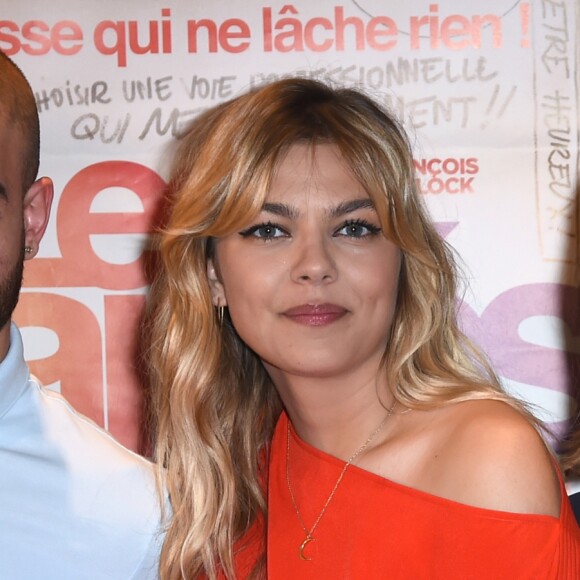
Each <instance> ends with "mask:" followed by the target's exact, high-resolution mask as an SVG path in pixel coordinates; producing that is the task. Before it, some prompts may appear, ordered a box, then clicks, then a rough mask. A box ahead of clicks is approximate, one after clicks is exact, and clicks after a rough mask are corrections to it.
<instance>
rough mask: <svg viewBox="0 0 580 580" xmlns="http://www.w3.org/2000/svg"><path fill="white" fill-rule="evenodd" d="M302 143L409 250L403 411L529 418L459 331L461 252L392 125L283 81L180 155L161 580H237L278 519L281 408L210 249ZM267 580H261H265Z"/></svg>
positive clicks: (393, 372) (218, 114)
mask: <svg viewBox="0 0 580 580" xmlns="http://www.w3.org/2000/svg"><path fill="white" fill-rule="evenodd" d="M304 142H307V143H312V144H316V143H317V142H319V143H333V144H335V145H336V146H338V148H339V149H340V151H341V153H342V157H343V159H344V161H345V162H346V163H347V164H348V165H349V167H350V169H351V170H352V172H353V174H354V175H355V176H356V178H357V179H358V181H359V182H360V183H361V184H362V186H363V187H364V189H365V190H366V192H367V193H368V195H369V196H370V198H371V199H372V200H373V202H374V205H375V207H376V210H377V212H378V215H379V218H380V221H381V225H382V228H383V232H384V235H385V236H386V237H387V238H389V239H390V240H392V241H393V242H394V243H395V244H396V245H397V246H398V247H399V248H400V249H401V253H402V266H401V276H400V283H399V292H398V298H397V307H396V313H395V317H394V321H393V324H392V332H391V339H390V341H389V347H388V349H387V352H385V354H384V359H383V362H384V371H385V373H386V375H387V381H388V382H387V384H389V385H391V386H392V389H393V391H394V393H393V394H394V396H395V397H396V399H397V400H398V401H400V402H401V403H402V404H403V405H406V406H408V407H412V408H419V407H427V406H431V405H437V404H443V403H449V402H455V401H463V400H468V399H475V398H488V399H498V400H502V401H506V402H508V403H509V404H511V405H513V406H514V407H516V408H518V409H520V410H522V412H524V413H526V414H527V412H526V411H525V410H523V409H522V408H521V406H520V405H519V403H517V402H515V401H513V400H512V399H511V398H509V397H508V396H507V395H506V394H504V392H503V391H502V390H501V387H500V385H499V382H498V380H497V378H496V376H495V374H494V373H493V371H492V369H491V368H490V367H489V365H488V363H487V362H486V360H485V358H484V357H483V356H481V355H480V354H479V352H478V351H477V349H476V348H474V347H473V346H472V345H471V343H470V342H469V341H468V340H467V339H466V338H465V337H464V335H463V334H462V332H461V331H460V330H459V328H458V325H457V315H456V290H457V289H456V272H455V265H454V264H455V263H454V260H453V256H452V252H451V251H450V249H449V248H448V246H447V245H446V243H445V242H444V241H443V240H442V239H441V238H440V236H439V235H438V234H437V232H436V231H435V229H434V227H433V225H432V222H431V220H430V218H429V217H428V215H427V213H426V210H425V208H424V206H423V203H422V200H421V194H420V192H419V191H418V189H417V185H416V180H415V174H414V167H413V158H412V153H411V148H410V145H409V143H408V140H407V137H406V135H405V133H404V131H403V130H402V129H401V127H400V126H399V124H398V123H397V122H396V121H395V120H394V119H393V118H392V116H390V115H389V114H388V113H387V112H386V111H384V110H383V109H382V108H381V107H380V106H379V105H378V104H377V103H376V102H374V101H373V100H372V99H370V98H369V97H367V96H366V95H365V94H363V93H362V92H359V91H358V90H353V89H344V88H331V87H329V86H327V85H326V84H323V83H321V82H319V81H314V80H305V79H285V80H281V81H277V82H274V83H271V84H268V85H265V86H263V87H262V88H259V89H257V90H254V91H251V92H249V93H247V94H244V95H243V96H241V97H238V98H236V99H234V100H232V101H230V102H228V103H226V104H223V105H220V106H219V107H217V108H216V109H213V110H211V111H210V112H208V113H206V114H205V115H204V116H202V117H201V118H200V119H198V120H197V121H196V122H194V123H193V124H192V126H191V128H190V130H189V131H188V132H187V134H186V135H185V137H184V139H183V141H182V143H181V147H180V150H179V152H178V154H177V157H176V162H175V166H174V168H173V173H172V179H171V187H170V189H171V193H172V196H173V201H172V208H171V213H170V216H169V221H168V225H167V228H166V230H165V231H164V233H163V235H162V237H161V240H160V247H159V251H160V258H161V267H160V270H159V273H158V276H157V279H156V281H155V282H154V284H153V288H152V292H151V309H150V313H149V321H150V324H149V326H148V329H149V334H150V337H149V338H150V344H151V349H150V369H151V375H152V383H153V400H152V406H153V409H154V412H155V420H156V425H155V427H156V432H157V442H156V455H157V460H158V464H159V466H160V468H161V469H163V470H165V471H164V472H163V473H164V475H163V477H164V483H166V485H167V487H168V490H169V494H170V497H171V503H172V506H173V512H174V513H173V518H172V520H171V523H170V525H169V529H168V533H167V537H166V541H165V544H164V547H163V551H162V556H161V576H162V578H163V579H172V580H173V579H178V578H193V577H195V576H196V575H198V574H200V573H204V574H206V575H207V576H208V577H209V578H215V577H216V574H217V573H218V571H220V572H221V573H222V574H224V575H225V576H226V577H227V578H234V577H235V562H234V557H235V553H234V552H235V550H237V549H238V548H239V549H243V546H241V544H240V540H241V539H242V538H243V537H244V534H245V533H246V532H247V531H248V530H249V529H250V528H251V527H252V526H253V525H254V524H255V522H256V521H257V520H260V519H265V518H266V505H265V501H264V492H263V490H262V487H261V485H260V478H261V473H262V471H261V467H263V465H262V463H263V460H264V459H265V458H266V457H267V449H268V444H269V441H270V439H271V436H272V432H273V429H274V425H275V423H276V420H277V418H278V416H279V414H280V411H281V402H280V400H279V398H278V395H277V393H276V390H275V388H274V386H273V384H272V382H271V380H270V378H269V376H268V375H267V373H266V372H265V370H264V368H263V366H262V364H261V361H260V360H259V359H258V357H257V356H256V355H255V354H254V353H253V352H252V351H251V350H250V349H249V348H248V347H247V346H246V345H245V344H244V343H243V342H242V341H241V340H240V338H239V337H238V336H237V334H236V332H235V329H234V328H233V327H232V325H231V322H230V320H229V319H228V317H227V315H226V320H225V321H224V324H223V325H220V323H219V321H218V318H217V316H216V312H215V309H214V306H213V305H212V299H211V294H210V287H209V283H208V278H207V271H206V265H207V260H208V258H209V257H211V256H212V251H213V242H212V240H213V239H214V238H219V237H221V236H226V235H228V234H231V233H233V232H236V231H239V230H240V229H242V228H243V227H244V226H246V225H247V224H248V223H249V222H250V221H251V220H252V219H253V218H254V217H255V215H256V214H258V213H259V211H260V210H261V207H262V205H263V203H264V200H265V198H266V194H267V192H268V189H269V186H270V183H271V181H272V178H273V176H274V174H275V171H276V168H277V165H278V164H279V162H280V160H281V159H282V157H283V155H284V154H285V152H286V151H287V150H288V148H289V147H291V146H292V145H293V144H296V143H304ZM528 416H529V415H528ZM531 420H532V422H533V419H531ZM257 541H262V542H263V538H262V537H261V538H258V540H257ZM261 549H262V551H263V544H262V547H261ZM254 573H255V575H257V576H260V575H262V576H263V575H264V574H263V568H260V566H259V565H258V567H257V568H256V569H255V570H254Z"/></svg>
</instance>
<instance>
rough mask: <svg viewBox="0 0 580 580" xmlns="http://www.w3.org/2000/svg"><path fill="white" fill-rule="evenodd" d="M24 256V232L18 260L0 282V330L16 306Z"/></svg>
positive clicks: (20, 285)
mask: <svg viewBox="0 0 580 580" xmlns="http://www.w3.org/2000/svg"><path fill="white" fill-rule="evenodd" d="M24 256H25V252H24V231H22V242H21V244H20V255H19V256H18V260H17V261H16V264H15V265H14V267H13V268H12V270H11V271H10V272H8V276H7V277H6V278H5V279H4V280H0V328H4V326H5V325H6V324H7V323H8V321H9V320H10V318H11V317H12V313H13V312H14V309H15V308H16V305H17V304H18V296H19V294H20V289H21V287H22V275H23V273H24Z"/></svg>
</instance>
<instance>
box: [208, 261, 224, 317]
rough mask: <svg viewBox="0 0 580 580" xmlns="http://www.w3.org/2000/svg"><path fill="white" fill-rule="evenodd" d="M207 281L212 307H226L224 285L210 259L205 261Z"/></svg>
mask: <svg viewBox="0 0 580 580" xmlns="http://www.w3.org/2000/svg"><path fill="white" fill-rule="evenodd" d="M207 279H208V281H209V287H210V290H211V297H212V301H213V304H214V306H227V305H228V301H227V300H226V293H225V289H224V285H223V283H222V281H221V280H220V276H219V272H218V269H217V268H216V266H215V264H214V260H213V259H212V258H210V259H209V260H208V261H207Z"/></svg>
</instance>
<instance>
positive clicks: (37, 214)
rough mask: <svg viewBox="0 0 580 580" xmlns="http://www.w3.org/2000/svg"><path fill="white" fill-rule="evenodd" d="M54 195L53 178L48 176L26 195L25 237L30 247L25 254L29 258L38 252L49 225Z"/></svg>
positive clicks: (35, 184)
mask: <svg viewBox="0 0 580 580" xmlns="http://www.w3.org/2000/svg"><path fill="white" fill-rule="evenodd" d="M53 195H54V189H53V185H52V180H51V179H49V178H48V177H41V178H40V179H38V180H37V181H35V182H34V183H33V184H32V185H31V186H30V189H29V190H28V191H27V192H26V194H25V195H24V236H25V237H24V239H25V246H26V248H29V249H27V251H26V255H25V256H26V258H27V259H29V258H33V257H34V256H35V255H36V253H37V252H38V247H39V245H40V240H41V239H42V236H43V235H44V232H45V230H46V226H47V225H48V218H49V217H50V207H51V205H52V198H53Z"/></svg>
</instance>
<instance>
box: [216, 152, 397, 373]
mask: <svg viewBox="0 0 580 580" xmlns="http://www.w3.org/2000/svg"><path fill="white" fill-rule="evenodd" d="M399 269H400V252H399V249H398V248H397V247H396V246H395V245H394V244H393V243H392V242H390V241H389V240H387V239H386V238H385V237H384V236H383V235H382V232H381V227H380V222H379V218H378V215H377V213H376V212H375V210H374V208H373V204H372V202H371V200H370V198H369V196H368V195H367V194H366V193H365V191H364V190H363V188H362V187H361V185H360V184H359V183H358V181H357V180H356V179H355V178H354V176H353V175H352V173H351V171H350V169H349V168H348V166H347V165H346V164H345V163H344V162H343V161H342V160H341V157H340V152H339V150H338V148H337V147H336V146H334V145H331V144H321V145H316V146H315V147H313V146H311V145H307V144H304V145H302V144H300V145H294V146H293V147H291V148H290V149H289V151H288V153H287V154H286V156H285V157H284V158H283V160H282V162H281V163H280V165H279V168H278V171H277V173H276V175H275V178H274V180H273V183H272V187H271V190H270V192H269V193H268V195H267V197H266V200H265V204H264V207H263V208H262V211H261V213H260V214H259V215H258V216H257V217H256V219H255V220H253V221H252V222H251V223H249V224H247V226H246V227H244V228H243V229H242V230H241V231H240V232H237V233H234V234H231V235H229V236H226V237H224V238H221V239H219V240H218V241H217V243H216V252H215V258H214V260H213V261H210V262H209V263H208V275H209V278H210V283H211V285H212V292H213V297H214V303H215V304H216V305H224V306H225V305H227V306H228V308H229V312H230V316H231V319H232V322H233V324H234V326H235V328H236V331H237V332H238V334H239V335H240V337H241V338H242V340H244V342H245V343H246V344H247V345H248V346H249V347H250V348H251V349H252V350H253V351H255V352H256V353H257V354H258V356H259V357H260V358H261V359H262V361H263V362H264V364H265V366H266V369H267V370H268V372H269V373H270V375H271V376H272V378H273V379H274V380H276V377H278V376H280V373H281V374H282V375H286V376H287V377H289V376H292V375H294V376H296V375H297V376H304V377H309V376H311V377H326V378H329V377H333V376H334V377H338V376H341V375H344V374H353V373H355V374H356V373H357V372H358V371H359V370H360V371H361V372H363V373H364V372H365V371H367V372H368V371H370V372H376V369H377V368H378V365H379V362H380V359H381V357H382V355H383V353H384V351H385V348H386V344H387V340H388V336H389V330H390V326H391V322H392V318H393V312H394V307H395V301H396V296H397V287H398V277H399Z"/></svg>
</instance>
